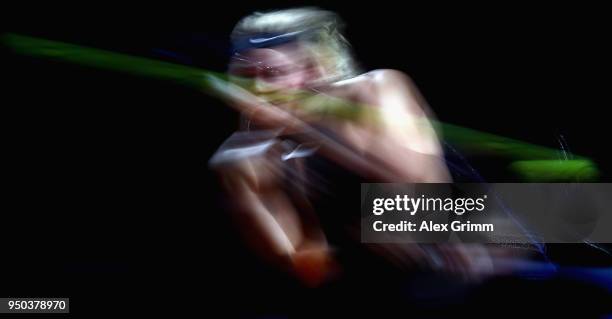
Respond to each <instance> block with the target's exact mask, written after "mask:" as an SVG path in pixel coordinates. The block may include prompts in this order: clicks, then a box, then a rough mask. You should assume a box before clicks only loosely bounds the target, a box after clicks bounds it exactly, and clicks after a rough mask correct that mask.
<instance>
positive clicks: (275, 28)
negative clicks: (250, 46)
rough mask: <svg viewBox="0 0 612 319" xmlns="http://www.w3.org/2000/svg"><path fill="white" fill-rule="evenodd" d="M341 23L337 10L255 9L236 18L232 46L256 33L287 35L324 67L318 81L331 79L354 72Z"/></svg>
mask: <svg viewBox="0 0 612 319" xmlns="http://www.w3.org/2000/svg"><path fill="white" fill-rule="evenodd" d="M343 27H344V23H343V21H342V19H341V18H340V17H339V16H338V15H337V14H335V13H334V12H331V11H327V10H322V9H319V8H315V7H304V8H294V9H285V10H277V11H269V12H255V13H253V14H251V15H249V16H247V17H245V18H243V19H242V20H240V21H239V22H238V24H237V25H236V27H235V28H234V30H233V31H232V34H231V40H232V42H233V43H234V46H236V44H237V43H238V42H239V41H240V40H241V39H244V38H245V37H249V36H254V35H258V34H268V35H269V34H280V35H281V36H285V35H291V36H292V37H293V38H294V39H295V41H296V42H298V43H299V44H300V45H301V46H302V47H303V48H304V49H306V50H307V51H308V52H309V54H310V55H311V56H312V57H313V58H314V59H315V61H316V62H317V63H319V64H320V65H321V66H322V67H323V68H324V69H325V71H326V74H325V75H324V78H323V79H321V81H327V82H333V81H339V80H344V79H348V78H351V77H354V76H356V75H357V72H358V71H357V67H356V64H355V62H354V59H353V57H352V54H351V50H350V44H349V43H348V41H347V40H346V39H345V37H344V36H343V35H342V31H343Z"/></svg>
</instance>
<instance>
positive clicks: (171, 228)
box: [0, 3, 610, 313]
mask: <svg viewBox="0 0 612 319" xmlns="http://www.w3.org/2000/svg"><path fill="white" fill-rule="evenodd" d="M299 4H301V3H295V4H294V5H299ZM308 4H312V3H308ZM286 6H287V5H286V4H285V3H281V4H278V3H268V4H263V5H259V4H251V5H241V4H238V3H227V4H225V5H224V7H223V8H220V7H218V4H216V5H215V8H212V7H210V8H202V9H199V8H198V11H197V13H196V14H195V16H193V12H192V15H189V18H185V20H189V22H190V23H189V26H188V27H187V28H186V29H187V30H189V31H172V30H169V29H171V28H172V27H174V26H176V24H180V23H174V22H170V21H167V20H163V19H161V20H159V21H156V22H154V23H151V24H150V25H148V24H147V25H145V24H139V23H136V22H134V23H133V27H127V26H126V27H121V28H111V27H110V26H112V23H111V22H112V21H111V20H112V19H111V17H107V18H108V19H109V20H106V22H105V23H104V24H101V25H98V28H94V27H87V28H86V27H81V26H80V25H79V24H73V25H72V26H70V27H68V28H64V29H63V30H61V31H49V29H48V28H47V26H46V25H44V26H43V27H40V28H35V27H34V28H30V29H29V30H27V31H24V30H23V29H21V30H11V32H16V33H20V34H27V35H32V36H38V37H43V38H49V39H53V40H59V41H66V42H71V43H77V44H81V45H86V46H92V47H97V48H104V49H109V50H113V51H119V52H124V53H130V54H134V55H139V56H145V57H151V58H156V59H159V60H164V61H169V62H175V63H183V64H190V65H194V66H197V67H201V68H204V69H208V70H215V71H224V68H225V65H226V62H227V59H228V54H227V52H228V49H229V43H228V39H227V38H228V34H229V32H230V31H231V28H232V27H233V25H234V24H235V23H236V22H237V21H238V19H239V18H240V17H242V16H244V15H246V14H248V13H250V12H252V11H254V10H257V9H259V10H262V9H267V8H276V7H286ZM319 6H321V7H323V8H327V9H331V10H334V11H336V12H338V13H339V14H340V15H341V16H342V17H343V18H344V19H345V20H346V23H347V26H348V28H347V30H346V31H347V38H348V40H349V41H350V42H351V43H352V44H353V47H354V51H355V54H356V56H357V59H358V60H359V61H360V62H361V64H362V66H363V68H364V69H365V70H371V69H379V68H393V69H399V70H402V71H405V72H406V73H407V74H409V75H410V76H411V77H412V79H413V80H414V81H415V82H416V84H417V86H418V87H419V88H420V89H421V91H422V93H423V95H424V96H425V98H426V99H427V101H428V102H429V104H430V105H431V107H432V108H433V110H434V111H435V113H436V114H437V116H438V117H439V119H440V120H442V121H444V122H449V123H454V124H459V125H462V126H466V127H470V128H474V129H478V130H482V131H486V132H491V133H496V134H499V135H502V136H507V137H512V138H516V139H520V140H524V141H528V142H532V143H536V144H540V145H545V146H549V147H553V148H558V147H559V144H558V137H559V135H563V136H564V137H565V139H566V140H567V142H568V144H569V146H570V148H571V150H572V151H573V152H574V153H576V154H579V155H583V156H587V157H590V158H591V159H593V160H594V161H595V162H596V163H597V164H598V166H599V168H600V170H601V173H602V181H609V176H610V172H609V169H610V167H609V165H608V160H609V152H608V144H609V143H608V136H609V133H608V129H609V124H608V123H609V120H608V118H607V113H608V112H607V108H608V107H609V105H610V103H609V101H610V98H609V96H608V95H607V90H606V89H607V86H608V82H609V81H608V79H607V75H608V74H609V67H608V62H609V61H608V57H609V49H608V48H607V47H606V42H605V40H606V39H607V38H609V37H608V36H607V35H609V34H607V33H609V32H608V31H607V29H606V28H605V25H604V22H605V21H604V20H603V17H602V15H603V14H602V9H601V8H589V7H587V6H584V7H581V8H575V7H571V6H566V7H563V6H559V5H555V6H552V5H551V6H545V5H542V6H541V7H535V6H532V5H522V6H503V5H499V6H498V7H482V6H476V5H474V6H473V7H467V6H463V7H448V6H445V5H442V4H437V5H433V6H432V7H429V8H423V7H420V6H416V5H412V4H407V5H406V6H404V7H403V8H402V7H399V6H397V7H387V6H383V5H380V6H377V7H373V6H372V5H367V6H366V5H362V4H358V3H353V4H352V5H350V6H347V5H344V4H334V5H330V4H319ZM169 15H170V16H172V15H171V14H169ZM176 20H181V19H180V18H179V19H176ZM183 22H184V21H183ZM100 26H101V27H100ZM168 52H171V54H170V53H168ZM3 55H4V58H3V59H2V60H3V62H4V63H5V65H4V66H3V68H2V70H3V71H2V74H3V77H4V79H5V81H4V84H3V89H2V95H3V102H2V115H1V117H0V118H1V119H2V127H3V133H4V134H3V135H4V138H3V144H4V145H5V147H4V151H3V157H4V159H5V160H7V162H5V164H4V170H3V171H4V172H3V176H6V178H5V187H6V188H5V190H4V196H3V197H2V198H3V204H4V205H3V209H2V210H3V212H2V216H3V218H2V237H1V239H2V241H3V243H4V245H3V246H4V255H3V258H2V266H1V270H2V272H3V274H8V275H6V276H3V277H5V278H3V283H2V286H1V288H0V295H3V296H45V297H53V296H69V297H71V298H72V304H73V305H72V312H73V313H90V312H91V311H102V312H109V313H113V312H114V311H117V310H119V309H120V310H136V311H139V310H138V306H135V305H134V304H132V303H135V304H136V305H143V304H147V303H148V302H149V301H150V300H162V298H163V297H164V296H172V298H177V296H178V298H182V296H184V297H185V298H186V299H187V300H192V301H193V300H195V301H196V302H198V300H200V299H199V298H206V297H205V294H206V293H213V294H214V295H217V296H221V297H222V298H226V299H227V300H234V302H235V307H238V308H239V307H240V306H241V305H244V306H245V307H246V306H247V305H248V306H252V305H250V304H249V302H248V301H245V300H243V299H240V300H237V299H232V296H234V293H235V292H236V291H240V290H241V289H243V288H241V287H239V286H238V287H237V285H241V284H239V283H241V282H242V283H245V282H250V281H256V279H253V278H252V277H253V276H255V274H256V273H257V271H256V270H254V268H257V267H263V266H261V265H257V264H255V263H253V262H252V260H251V257H250V256H248V255H247V253H245V252H244V248H243V247H242V246H241V244H240V241H239V240H236V237H237V234H236V233H235V232H234V230H233V228H232V227H231V226H230V222H229V221H228V219H227V217H226V216H224V212H223V207H222V206H221V205H220V204H219V202H218V192H219V191H218V189H217V186H216V185H217V184H216V180H215V178H214V176H213V175H212V173H211V172H209V171H208V170H207V167H206V163H207V160H208V158H210V156H211V154H212V153H213V152H214V150H215V149H216V148H217V147H218V146H219V144H220V143H221V142H222V141H223V140H224V139H225V138H226V137H227V136H229V134H231V132H232V131H234V130H235V128H236V125H237V115H236V114H234V113H233V112H232V111H231V110H229V109H228V108H227V107H225V106H223V104H221V103H219V102H218V101H216V100H214V99H212V98H210V97H207V96H206V95H203V94H201V93H199V92H196V91H194V90H192V89H188V88H184V87H181V86H179V85H177V84H172V83H167V82H163V81H158V80H152V79H145V78H140V77H136V76H130V75H124V74H118V73H114V72H111V71H104V70H97V69H91V68H86V67H81V66H76V65H70V64H66V63H61V62H56V61H47V60H39V59H33V58H28V57H22V56H16V55H15V54H13V53H11V52H10V51H8V50H6V49H5V48H3ZM474 163H476V164H475V165H476V167H477V168H478V169H479V170H480V171H481V172H482V173H483V174H484V176H485V177H486V178H487V180H489V181H491V182H499V181H506V180H512V179H511V177H509V176H508V175H507V174H506V173H504V172H503V171H502V169H503V167H505V165H506V164H507V163H506V162H504V161H503V160H500V159H488V158H487V159H486V160H482V159H474ZM556 249H557V250H558V251H562V252H559V253H557V255H558V258H560V259H562V260H564V261H566V262H569V263H576V262H577V259H581V257H579V256H582V255H573V254H578V252H577V251H579V249H578V250H572V249H576V248H572V247H570V246H563V248H562V249H560V248H556ZM551 251H552V252H555V248H554V247H553V248H551ZM596 259H597V258H594V259H589V258H587V259H581V261H582V262H584V261H585V260H586V261H587V262H588V261H589V260H596ZM245 286H247V285H246V284H245ZM193 289H195V291H196V292H195V293H192V292H190V291H192V290H193ZM134 295H139V296H142V297H139V298H136V299H134V298H133V297H132V296H134ZM94 297H97V298H102V299H94ZM149 298H152V299H149ZM162 307H163V306H162ZM164 308H166V307H164ZM168 308H169V309H171V308H172V307H168Z"/></svg>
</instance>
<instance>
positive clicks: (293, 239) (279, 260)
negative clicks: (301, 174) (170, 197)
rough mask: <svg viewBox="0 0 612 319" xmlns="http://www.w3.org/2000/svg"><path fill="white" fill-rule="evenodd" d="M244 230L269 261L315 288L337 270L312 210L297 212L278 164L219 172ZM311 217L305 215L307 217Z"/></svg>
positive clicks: (253, 163) (251, 163) (255, 163)
mask: <svg viewBox="0 0 612 319" xmlns="http://www.w3.org/2000/svg"><path fill="white" fill-rule="evenodd" d="M220 174H221V178H222V180H223V184H224V187H225V189H226V190H227V192H228V195H229V197H230V200H231V202H232V204H233V206H234V209H233V212H234V217H235V219H236V221H237V225H238V227H239V230H240V231H241V232H242V234H243V235H244V237H245V239H246V241H247V243H248V244H250V245H251V246H252V248H253V249H254V251H255V252H257V253H258V254H259V255H260V256H261V257H263V258H264V259H266V260H267V261H268V262H270V263H272V264H274V265H276V266H279V267H280V268H282V269H284V270H285V271H288V272H290V273H292V274H293V275H295V276H296V277H297V278H299V279H300V280H301V281H303V282H304V283H305V284H306V285H309V286H316V285H319V284H320V283H321V282H323V281H324V280H325V279H326V278H327V277H328V276H329V273H330V272H331V271H332V268H333V267H332V266H333V265H334V263H333V262H332V259H331V252H330V249H329V247H328V246H327V242H326V240H325V237H324V235H323V233H322V231H321V230H320V228H319V225H318V223H317V222H316V220H313V218H309V217H312V216H308V212H304V210H305V209H307V208H308V207H299V210H300V211H298V207H296V206H295V205H294V204H293V202H292V201H291V200H290V199H289V196H288V194H287V193H286V192H285V191H284V190H283V187H282V185H281V184H280V181H281V178H282V176H280V175H279V170H277V167H275V162H274V160H269V159H265V158H256V159H250V160H243V161H241V162H240V163H236V164H234V165H232V166H231V167H226V168H224V169H222V170H221V171H220ZM305 215H306V216H305Z"/></svg>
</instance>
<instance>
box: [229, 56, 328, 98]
mask: <svg viewBox="0 0 612 319" xmlns="http://www.w3.org/2000/svg"><path fill="white" fill-rule="evenodd" d="M236 59H237V62H238V63H233V65H232V66H230V70H231V73H232V74H233V75H236V76H240V77H243V78H249V79H250V80H252V82H251V83H250V85H249V89H250V90H251V91H252V92H253V93H254V94H256V95H259V96H264V97H265V96H266V95H273V94H278V93H283V94H291V92H293V91H296V90H300V89H303V88H305V87H306V86H307V85H308V83H310V82H312V81H314V80H316V79H317V78H319V77H320V76H321V73H320V72H318V70H317V68H316V67H315V66H314V65H313V63H312V62H311V59H309V58H308V55H307V54H306V52H304V50H301V49H299V48H296V47H295V46H291V45H281V46H277V47H273V48H262V49H252V50H249V51H247V52H246V53H243V54H240V55H239V56H238V57H237V58H236Z"/></svg>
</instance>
